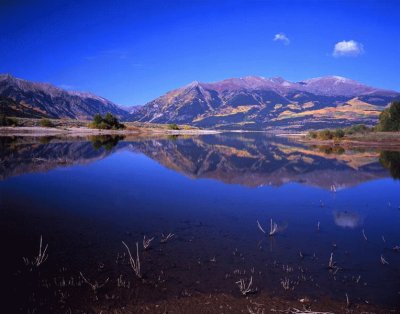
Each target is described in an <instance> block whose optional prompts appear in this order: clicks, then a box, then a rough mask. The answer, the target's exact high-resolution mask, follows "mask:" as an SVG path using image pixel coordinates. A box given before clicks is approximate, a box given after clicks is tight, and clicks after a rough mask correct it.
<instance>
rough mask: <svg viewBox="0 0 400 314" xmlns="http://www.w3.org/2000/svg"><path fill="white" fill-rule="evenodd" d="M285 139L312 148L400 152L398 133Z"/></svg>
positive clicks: (288, 135)
mask: <svg viewBox="0 0 400 314" xmlns="http://www.w3.org/2000/svg"><path fill="white" fill-rule="evenodd" d="M285 137H287V138H290V139H292V140H294V141H295V142H298V143H302V144H305V145H313V146H330V147H335V146H336V147H337V146H339V147H343V148H345V149H352V148H375V149H380V150H395V151H400V132H373V133H368V134H362V133H361V134H355V135H352V136H349V137H347V138H344V139H341V140H339V141H336V140H317V139H311V138H308V137H307V134H286V135H285Z"/></svg>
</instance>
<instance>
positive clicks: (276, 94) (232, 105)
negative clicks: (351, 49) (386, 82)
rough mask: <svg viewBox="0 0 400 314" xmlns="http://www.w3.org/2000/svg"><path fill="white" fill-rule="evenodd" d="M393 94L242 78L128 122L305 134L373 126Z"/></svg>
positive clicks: (341, 83) (339, 80)
mask: <svg viewBox="0 0 400 314" xmlns="http://www.w3.org/2000/svg"><path fill="white" fill-rule="evenodd" d="M398 98H400V94H399V93H398V92H395V91H390V90H384V89H378V88H374V87H370V86H367V85H364V84H361V83H359V82H357V81H354V80H351V79H348V78H344V77H340V76H326V77H318V78H313V79H309V80H304V81H301V82H290V81H287V80H285V79H283V78H280V77H275V78H264V77H258V76H247V77H242V78H230V79H226V80H223V81H219V82H213V83H202V82H197V81H195V82H192V83H191V84H189V85H186V86H184V87H181V88H178V89H176V90H173V91H170V92H168V93H167V94H165V95H163V96H161V97H159V98H157V99H155V100H153V101H151V102H149V103H148V104H146V105H144V106H143V107H141V108H139V109H138V110H136V111H135V112H134V113H133V115H132V117H131V119H133V120H137V121H144V122H156V123H187V124H193V125H196V126H199V127H212V128H223V129H270V130H274V129H276V128H284V129H288V130H304V129H310V128H324V127H325V128H326V127H327V126H329V127H338V126H348V125H352V124H357V123H364V124H374V123H376V121H377V118H378V116H379V113H380V112H381V111H382V110H383V108H385V107H386V106H387V105H388V104H389V102H390V101H392V100H394V99H398Z"/></svg>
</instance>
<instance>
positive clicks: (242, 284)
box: [236, 276, 256, 295]
mask: <svg viewBox="0 0 400 314" xmlns="http://www.w3.org/2000/svg"><path fill="white" fill-rule="evenodd" d="M236 284H237V285H238V286H239V290H240V293H241V294H243V295H248V294H249V293H254V292H256V290H254V289H252V287H251V286H252V285H253V276H251V277H250V280H249V283H248V284H246V280H245V279H239V281H236Z"/></svg>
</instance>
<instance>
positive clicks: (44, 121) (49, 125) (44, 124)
mask: <svg viewBox="0 0 400 314" xmlns="http://www.w3.org/2000/svg"><path fill="white" fill-rule="evenodd" d="M40 126H42V127H44V128H54V127H55V125H54V124H53V122H51V121H50V120H49V119H46V118H42V119H41V120H40Z"/></svg>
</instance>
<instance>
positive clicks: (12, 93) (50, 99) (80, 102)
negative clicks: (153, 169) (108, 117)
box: [0, 74, 129, 120]
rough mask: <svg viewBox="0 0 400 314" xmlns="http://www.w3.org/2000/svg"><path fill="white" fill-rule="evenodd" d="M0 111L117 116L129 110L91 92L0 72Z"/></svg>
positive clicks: (18, 114) (77, 116) (72, 116)
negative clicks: (0, 73)
mask: <svg viewBox="0 0 400 314" xmlns="http://www.w3.org/2000/svg"><path fill="white" fill-rule="evenodd" d="M0 111H1V113H3V114H5V115H7V116H13V117H24V118H42V117H45V118H54V119H57V118H70V119H83V120H85V119H91V118H93V116H94V115H95V114H96V113H101V114H105V113H107V112H110V113H112V114H114V115H116V116H118V117H119V118H120V119H126V118H127V117H128V116H129V114H128V112H127V111H126V110H125V109H122V108H121V107H119V106H117V105H116V104H114V103H113V102H111V101H109V100H107V99H105V98H102V97H99V96H96V95H93V94H90V93H82V92H75V91H67V90H64V89H61V88H59V87H56V86H54V85H51V84H47V83H36V82H30V81H26V80H21V79H18V78H15V77H13V76H11V75H9V74H3V75H0Z"/></svg>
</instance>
